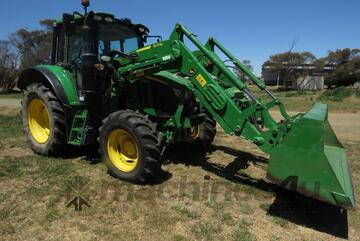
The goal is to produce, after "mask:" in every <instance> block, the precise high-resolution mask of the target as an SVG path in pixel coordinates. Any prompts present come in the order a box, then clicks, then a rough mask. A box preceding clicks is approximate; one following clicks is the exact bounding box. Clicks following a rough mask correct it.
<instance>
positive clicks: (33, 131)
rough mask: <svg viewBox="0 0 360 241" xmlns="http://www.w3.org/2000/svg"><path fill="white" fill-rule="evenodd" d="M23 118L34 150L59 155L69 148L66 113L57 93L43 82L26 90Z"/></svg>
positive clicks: (39, 152)
mask: <svg viewBox="0 0 360 241" xmlns="http://www.w3.org/2000/svg"><path fill="white" fill-rule="evenodd" d="M21 119H22V122H23V131H24V133H25V135H26V137H27V140H28V142H29V143H30V146H31V149H32V150H33V151H34V152H35V153H37V154H41V155H46V156H50V155H58V154H60V152H61V151H62V150H63V149H64V147H65V146H66V134H65V133H66V130H65V128H66V127H65V123H66V121H65V112H64V109H63V107H62V105H61V103H60V101H59V100H58V99H57V97H56V96H55V95H54V93H53V92H52V91H51V90H50V89H49V88H47V87H46V86H44V85H43V84H40V83H34V84H31V85H29V86H28V87H27V88H26V89H25V91H24V98H23V101H22V109H21Z"/></svg>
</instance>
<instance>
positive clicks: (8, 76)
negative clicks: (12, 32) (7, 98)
mask: <svg viewBox="0 0 360 241" xmlns="http://www.w3.org/2000/svg"><path fill="white" fill-rule="evenodd" d="M16 76H17V54H16V53H15V51H14V49H13V48H12V45H11V44H10V42H9V41H4V40H0V88H1V91H2V92H5V93H8V92H10V91H11V90H13V89H14V87H15V78H16Z"/></svg>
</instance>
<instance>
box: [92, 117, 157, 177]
mask: <svg viewBox="0 0 360 241" xmlns="http://www.w3.org/2000/svg"><path fill="white" fill-rule="evenodd" d="M114 130H124V131H126V132H127V133H128V134H129V135H130V136H131V137H132V138H133V140H134V142H135V145H136V149H137V154H138V158H137V160H138V161H137V163H136V166H135V167H134V169H133V170H131V171H123V170H121V169H119V168H118V167H116V166H115V164H114V163H113V162H112V161H111V159H110V157H109V153H108V141H109V138H110V135H111V133H112V131H114ZM98 142H99V146H100V153H101V157H102V160H103V162H104V163H105V165H106V166H107V168H108V170H109V173H110V174H111V175H112V176H114V177H117V178H120V179H122V180H125V181H128V182H133V183H145V182H149V181H151V180H155V178H156V177H159V175H160V174H161V165H162V159H161V151H162V146H163V145H162V141H161V136H160V135H159V133H158V132H157V131H156V126H155V124H153V123H152V122H151V121H150V120H149V119H148V118H147V117H146V116H144V115H143V114H140V113H139V112H135V111H132V110H121V111H117V112H114V113H112V114H110V115H109V116H108V117H107V118H106V119H104V120H103V122H102V126H101V127H100V129H99V138H98ZM118 149H120V147H119V148H118ZM120 152H121V151H120Z"/></svg>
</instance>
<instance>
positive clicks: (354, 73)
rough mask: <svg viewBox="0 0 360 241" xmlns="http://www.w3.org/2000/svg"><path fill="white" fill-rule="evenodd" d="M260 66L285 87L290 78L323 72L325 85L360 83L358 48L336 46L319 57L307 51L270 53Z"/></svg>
mask: <svg viewBox="0 0 360 241" xmlns="http://www.w3.org/2000/svg"><path fill="white" fill-rule="evenodd" d="M264 67H270V68H271V69H272V71H273V72H274V73H277V74H278V79H281V80H282V83H283V87H284V88H285V89H287V88H288V86H287V85H288V84H289V82H291V80H296V79H298V78H299V77H305V76H306V75H308V74H310V73H318V74H322V75H324V77H325V84H326V85H327V86H328V87H329V88H331V87H338V86H350V85H354V84H355V83H357V82H360V49H350V48H344V49H337V50H334V51H329V52H328V55H327V56H326V57H323V58H316V57H315V56H314V54H312V53H311V52H308V51H304V52H292V51H287V52H284V53H279V54H274V55H271V56H270V58H269V60H267V61H266V62H265V63H264V64H263V68H264Z"/></svg>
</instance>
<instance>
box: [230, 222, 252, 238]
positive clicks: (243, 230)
mask: <svg viewBox="0 0 360 241" xmlns="http://www.w3.org/2000/svg"><path fill="white" fill-rule="evenodd" d="M233 240H234V241H256V240H257V239H256V237H255V236H254V235H253V234H252V233H251V232H250V230H249V227H247V226H245V225H240V226H239V227H238V229H237V230H236V231H235V233H234V235H233Z"/></svg>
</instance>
